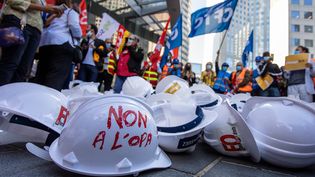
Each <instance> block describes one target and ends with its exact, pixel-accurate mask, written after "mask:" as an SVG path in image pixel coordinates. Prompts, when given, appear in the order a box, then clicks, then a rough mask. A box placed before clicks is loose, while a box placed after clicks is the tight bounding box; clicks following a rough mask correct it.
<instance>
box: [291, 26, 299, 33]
mask: <svg viewBox="0 0 315 177" xmlns="http://www.w3.org/2000/svg"><path fill="white" fill-rule="evenodd" d="M291 32H300V25H292V26H291Z"/></svg>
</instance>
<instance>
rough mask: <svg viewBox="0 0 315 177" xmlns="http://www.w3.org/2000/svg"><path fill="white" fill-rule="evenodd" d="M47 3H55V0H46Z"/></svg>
mask: <svg viewBox="0 0 315 177" xmlns="http://www.w3.org/2000/svg"><path fill="white" fill-rule="evenodd" d="M46 3H47V4H50V5H55V3H56V2H55V0H46Z"/></svg>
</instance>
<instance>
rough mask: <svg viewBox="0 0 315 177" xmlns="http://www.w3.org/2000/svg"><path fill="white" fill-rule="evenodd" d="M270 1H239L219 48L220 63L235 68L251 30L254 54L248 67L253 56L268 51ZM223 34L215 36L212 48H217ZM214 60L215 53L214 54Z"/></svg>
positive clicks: (251, 58)
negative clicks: (252, 32) (225, 63)
mask: <svg viewBox="0 0 315 177" xmlns="http://www.w3.org/2000/svg"><path fill="white" fill-rule="evenodd" d="M269 17H270V0H264V1H261V0H239V1H238V5H237V7H236V9H235V13H234V16H233V19H232V22H231V25H230V29H229V30H228V32H227V36H226V38H225V40H224V43H223V46H222V48H221V54H220V61H221V63H222V62H223V61H225V62H227V63H229V64H230V65H231V66H235V64H236V63H237V62H238V61H241V57H242V53H243V50H244V48H245V46H246V42H247V40H248V38H249V35H250V33H251V31H252V30H254V52H253V54H252V55H250V57H249V58H250V61H249V66H250V67H251V66H252V65H253V58H254V56H257V55H261V54H262V53H263V52H264V51H268V50H269V47H270V46H269V36H270V34H269V32H270V30H269V29H270V28H269V26H270V22H269ZM223 36H224V32H222V33H220V34H217V35H216V37H215V40H214V46H215V47H217V48H218V47H219V45H220V42H221V40H222V38H223ZM213 57H214V58H215V57H216V53H214V56H213Z"/></svg>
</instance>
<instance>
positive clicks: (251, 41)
mask: <svg viewBox="0 0 315 177" xmlns="http://www.w3.org/2000/svg"><path fill="white" fill-rule="evenodd" d="M253 50H254V31H252V32H251V33H250V35H249V38H248V41H247V43H246V46H245V49H244V51H243V54H242V62H243V65H244V67H246V65H247V61H248V57H249V53H250V52H253Z"/></svg>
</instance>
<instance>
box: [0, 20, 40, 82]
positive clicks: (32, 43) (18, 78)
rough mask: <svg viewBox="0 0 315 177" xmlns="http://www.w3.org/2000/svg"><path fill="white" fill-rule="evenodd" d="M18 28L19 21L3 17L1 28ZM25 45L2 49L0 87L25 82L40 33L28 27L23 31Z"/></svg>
mask: <svg viewBox="0 0 315 177" xmlns="http://www.w3.org/2000/svg"><path fill="white" fill-rule="evenodd" d="M12 26H16V27H20V20H19V19H18V18H17V17H15V16H13V15H8V16H4V18H3V21H2V23H1V27H3V28H4V27H12ZM23 34H24V39H25V43H24V44H21V45H14V46H10V47H3V48H2V58H1V60H0V86H2V85H5V84H9V83H13V82H25V81H26V79H27V78H28V75H29V74H30V72H31V69H32V66H33V61H34V56H35V52H36V49H37V47H38V45H39V42H40V36H41V32H40V31H39V30H38V29H36V28H34V27H31V26H29V25H26V27H25V28H24V30H23Z"/></svg>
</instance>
